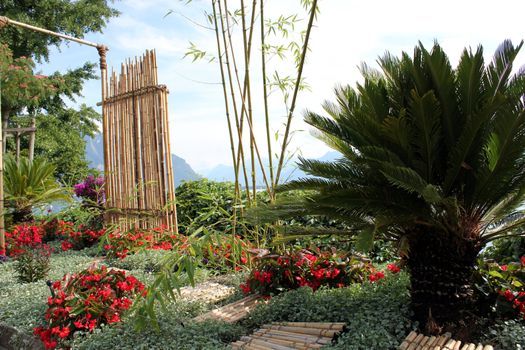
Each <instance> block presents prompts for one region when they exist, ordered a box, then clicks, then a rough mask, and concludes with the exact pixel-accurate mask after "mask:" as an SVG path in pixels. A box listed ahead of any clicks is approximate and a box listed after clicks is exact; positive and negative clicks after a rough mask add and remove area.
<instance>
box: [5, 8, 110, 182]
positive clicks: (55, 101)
mask: <svg viewBox="0 0 525 350" xmlns="http://www.w3.org/2000/svg"><path fill="white" fill-rule="evenodd" d="M112 2H113V1H107V0H79V1H71V0H45V1H0V13H2V15H4V16H7V17H9V18H10V19H13V20H17V21H21V22H24V23H27V24H31V25H34V26H38V27H42V28H46V29H49V30H51V31H55V32H59V33H63V34H68V35H73V36H75V37H78V38H82V37H83V36H84V35H85V34H86V33H89V32H101V31H102V29H103V27H104V26H105V24H106V22H107V21H108V20H109V19H110V18H111V17H114V16H116V15H118V11H117V10H116V9H114V8H112V7H111V6H110V3H112ZM0 40H1V41H2V42H3V43H7V45H8V47H9V49H10V50H11V52H12V54H11V57H12V59H13V60H14V62H21V63H20V64H18V65H19V66H23V67H24V73H25V74H24V76H23V77H22V76H20V77H19V78H20V79H22V78H23V79H25V80H24V82H21V84H23V86H25V87H24V90H25V91H29V92H31V94H30V96H28V97H29V99H28V98H25V99H18V100H13V99H9V98H8V97H9V96H11V95H16V93H17V90H20V87H21V86H20V84H18V86H13V89H11V88H10V86H8V85H5V86H4V84H2V120H3V122H4V125H5V126H12V127H14V126H15V125H13V124H14V123H15V121H14V120H13V117H14V116H17V115H18V116H20V114H21V112H24V113H26V112H27V113H28V115H27V116H28V117H33V116H37V118H38V119H39V125H38V126H39V127H40V128H39V129H38V135H41V136H42V138H39V137H37V143H36V150H35V154H36V155H37V156H38V155H45V156H46V157H47V159H48V160H50V161H53V162H57V163H58V165H59V166H58V167H57V171H58V174H57V175H58V176H59V177H61V178H64V176H65V174H67V172H68V171H70V170H72V169H76V168H78V169H79V171H78V172H75V173H78V177H75V176H73V177H74V180H78V179H80V178H82V177H83V176H84V175H85V174H86V173H87V172H88V166H87V162H86V160H85V158H84V154H83V153H84V147H85V142H84V140H83V137H84V135H92V134H93V133H94V132H95V131H96V130H97V127H96V124H95V121H96V120H98V119H99V118H100V117H99V115H98V114H97V113H96V112H95V110H94V109H92V108H90V107H86V106H82V107H80V108H79V109H72V108H68V107H67V106H66V103H65V102H64V99H65V98H68V99H72V100H74V99H75V97H77V96H80V93H81V91H82V85H83V82H84V81H85V80H87V79H93V78H96V76H97V75H96V74H95V73H96V72H95V68H96V65H95V64H92V63H86V64H84V65H83V66H82V67H79V68H77V69H74V70H70V71H68V72H67V73H65V74H61V73H58V72H56V73H54V74H52V75H51V76H49V77H44V76H42V75H34V72H33V68H34V64H33V63H32V62H31V60H30V58H34V59H35V60H36V61H38V62H40V61H42V60H48V58H49V47H50V46H56V47H59V46H60V44H61V43H62V40H61V39H60V38H57V37H55V36H51V35H46V34H42V33H38V32H33V31H31V30H27V29H21V28H18V27H15V26H7V27H4V28H2V30H0ZM9 66H10V65H7V67H9ZM11 66H13V65H11ZM14 66H15V67H16V64H15V65H14ZM19 71H21V70H20V69H16V71H15V72H16V73H19ZM5 73H6V70H2V71H1V72H0V74H2V76H3V77H4V76H6V74H5ZM34 81H35V82H39V81H49V83H48V84H47V86H46V87H44V88H41V89H39V90H38V92H39V93H38V94H37V93H33V91H34V90H35V89H32V87H33V86H32V85H31V84H32V82H34ZM2 83H5V81H2ZM33 85H35V86H37V87H39V86H38V85H36V84H33ZM40 87H42V86H40ZM28 94H29V93H28ZM36 95H37V96H38V98H33V97H34V96H36ZM4 96H5V97H4ZM31 98H33V99H32V100H31ZM44 117H45V118H50V121H49V122H43V119H44ZM28 119H29V118H26V120H28ZM16 123H20V119H18V120H16ZM59 123H62V126H61V127H62V129H60V128H59V127H58V125H59ZM77 123H78V124H77ZM10 124H11V125H10ZM21 124H22V125H23V124H26V125H27V124H29V121H25V122H22V123H21ZM64 126H65V127H68V129H67V133H68V134H69V135H66V129H65V128H64ZM46 128H47V129H46ZM77 141H78V142H77ZM58 145H60V147H55V148H54V149H53V150H52V154H49V153H48V152H47V150H46V147H48V146H50V147H54V146H58ZM57 148H60V150H57ZM67 180H68V181H69V180H71V179H67Z"/></svg>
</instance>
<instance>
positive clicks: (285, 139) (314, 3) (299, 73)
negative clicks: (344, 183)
mask: <svg viewBox="0 0 525 350" xmlns="http://www.w3.org/2000/svg"><path fill="white" fill-rule="evenodd" d="M316 9H317V0H313V1H312V9H311V10H310V11H311V12H310V19H309V21H308V27H307V28H306V35H305V38H304V45H303V51H302V54H301V61H300V62H299V67H298V69H297V80H296V81H295V88H294V92H293V95H292V102H291V104H290V110H289V112H288V118H287V120H286V129H285V131H284V137H283V144H282V147H281V154H280V156H279V164H278V165H277V174H276V175H275V183H274V188H275V187H277V185H278V183H279V177H280V175H281V171H282V168H283V164H284V156H285V152H286V147H287V145H288V137H289V135H290V128H291V125H292V117H293V112H294V110H295V103H296V101H297V94H298V92H299V86H300V84H301V77H302V75H303V67H304V60H305V58H306V52H307V50H308V41H309V39H310V32H311V30H312V25H313V21H314V17H315V11H316Z"/></svg>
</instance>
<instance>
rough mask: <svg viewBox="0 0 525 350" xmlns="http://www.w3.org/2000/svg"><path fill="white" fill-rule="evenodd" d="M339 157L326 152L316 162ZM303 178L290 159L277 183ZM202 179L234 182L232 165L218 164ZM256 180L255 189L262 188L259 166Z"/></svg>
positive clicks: (336, 154)
mask: <svg viewBox="0 0 525 350" xmlns="http://www.w3.org/2000/svg"><path fill="white" fill-rule="evenodd" d="M340 156H341V154H340V153H339V152H335V151H331V152H327V153H326V154H325V155H323V156H322V157H320V158H318V160H322V161H332V160H335V159H336V158H339V157H340ZM249 167H250V165H249V164H248V168H249ZM265 168H266V169H268V163H267V161H265ZM239 175H240V176H241V178H242V176H243V175H242V172H241V173H240V174H239ZM267 175H268V174H267ZM268 176H269V175H268ZM305 176H307V175H306V174H305V173H304V172H303V171H301V170H299V168H298V167H297V160H296V159H292V160H290V161H289V162H288V164H286V166H285V167H284V168H283V170H282V172H281V180H280V181H279V183H283V182H286V181H291V180H295V179H298V178H301V177H305ZM204 177H206V178H208V179H210V180H214V181H231V182H233V181H235V175H234V172H233V166H232V165H224V164H219V165H217V166H216V167H214V168H212V169H210V170H208V171H207V172H205V173H204ZM248 177H250V175H249V174H248ZM256 179H257V187H264V180H263V176H262V172H261V169H260V167H259V165H257V167H256ZM243 183H244V180H242V181H241V184H243Z"/></svg>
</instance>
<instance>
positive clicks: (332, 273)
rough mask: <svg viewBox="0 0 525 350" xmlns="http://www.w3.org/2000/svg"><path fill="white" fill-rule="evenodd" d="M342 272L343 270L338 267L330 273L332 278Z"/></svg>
mask: <svg viewBox="0 0 525 350" xmlns="http://www.w3.org/2000/svg"><path fill="white" fill-rule="evenodd" d="M340 273H341V270H339V269H338V268H334V269H333V270H332V272H331V273H330V278H336V277H337V276H339V274H340Z"/></svg>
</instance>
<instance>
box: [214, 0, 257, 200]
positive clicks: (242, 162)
mask: <svg viewBox="0 0 525 350" xmlns="http://www.w3.org/2000/svg"><path fill="white" fill-rule="evenodd" d="M225 4H226V6H227V3H226V2H225ZM218 9H219V18H220V19H221V31H222V40H223V42H224V47H225V48H227V47H228V40H227V39H226V32H227V30H228V24H226V25H225V23H224V19H223V18H224V17H223V12H222V6H221V2H220V0H219V2H218ZM225 16H226V19H228V11H227V10H226V11H225ZM224 54H225V64H226V72H227V76H228V83H229V88H230V95H231V100H232V106H233V111H234V115H235V126H236V129H237V137H238V147H239V156H238V157H237V168H239V166H241V165H242V170H243V175H244V183H245V190H246V201H247V203H248V205H250V203H251V198H250V196H251V194H250V185H249V182H248V175H247V174H246V162H245V158H244V149H243V145H242V128H241V126H240V120H239V118H242V112H241V116H240V117H239V113H238V110H237V103H236V99H235V89H234V87H233V78H232V71H231V67H230V59H229V54H228V50H227V49H225V50H224ZM233 57H234V56H233ZM235 69H237V68H236V66H235ZM235 171H237V172H238V171H239V170H238V169H235Z"/></svg>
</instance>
